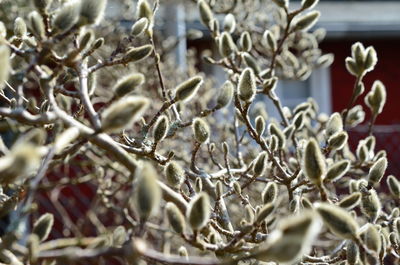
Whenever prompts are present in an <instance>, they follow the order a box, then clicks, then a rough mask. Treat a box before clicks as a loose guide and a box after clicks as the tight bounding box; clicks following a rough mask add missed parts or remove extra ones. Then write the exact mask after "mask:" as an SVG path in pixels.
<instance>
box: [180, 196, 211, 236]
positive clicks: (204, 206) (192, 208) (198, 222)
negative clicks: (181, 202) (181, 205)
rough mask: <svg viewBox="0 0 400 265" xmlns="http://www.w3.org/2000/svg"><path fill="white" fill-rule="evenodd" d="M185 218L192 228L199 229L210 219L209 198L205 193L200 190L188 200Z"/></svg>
mask: <svg viewBox="0 0 400 265" xmlns="http://www.w3.org/2000/svg"><path fill="white" fill-rule="evenodd" d="M186 218H187V220H188V222H189V224H190V227H191V228H192V229H193V230H200V229H201V228H203V227H204V226H205V225H206V224H207V222H208V220H209V219H210V199H209V197H208V194H207V193H204V192H201V193H199V194H198V195H197V196H196V197H194V198H193V199H192V201H191V202H190V204H189V206H188V208H187V211H186Z"/></svg>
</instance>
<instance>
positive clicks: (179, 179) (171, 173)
mask: <svg viewBox="0 0 400 265" xmlns="http://www.w3.org/2000/svg"><path fill="white" fill-rule="evenodd" d="M184 174H185V172H184V171H183V169H182V167H181V166H180V165H179V164H178V163H176V162H170V163H169V164H168V165H167V166H166V167H165V175H166V177H167V182H168V184H169V185H170V186H172V187H174V188H176V189H179V187H180V186H181V185H182V183H183V181H184Z"/></svg>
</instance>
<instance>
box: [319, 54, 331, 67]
mask: <svg viewBox="0 0 400 265" xmlns="http://www.w3.org/2000/svg"><path fill="white" fill-rule="evenodd" d="M334 59H335V56H334V55H333V54H332V53H327V54H324V55H322V56H321V57H319V58H318V59H317V62H316V65H317V67H320V68H325V67H328V66H330V65H331V64H332V63H333V61H334Z"/></svg>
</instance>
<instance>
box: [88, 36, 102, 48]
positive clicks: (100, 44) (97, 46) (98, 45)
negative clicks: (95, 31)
mask: <svg viewBox="0 0 400 265" xmlns="http://www.w3.org/2000/svg"><path fill="white" fill-rule="evenodd" d="M103 44H104V38H98V39H97V40H95V41H94V43H93V45H92V48H91V49H92V50H97V49H98V48H100V47H101V46H103Z"/></svg>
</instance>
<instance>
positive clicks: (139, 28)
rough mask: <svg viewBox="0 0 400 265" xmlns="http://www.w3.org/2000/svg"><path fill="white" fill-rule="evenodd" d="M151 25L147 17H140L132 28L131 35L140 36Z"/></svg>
mask: <svg viewBox="0 0 400 265" xmlns="http://www.w3.org/2000/svg"><path fill="white" fill-rule="evenodd" d="M148 25H149V20H148V19H147V18H145V17H142V18H140V19H139V20H138V21H136V22H135V24H133V25H132V28H131V35H132V36H139V35H140V34H142V33H143V32H144V30H145V29H146V28H147V26H148Z"/></svg>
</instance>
